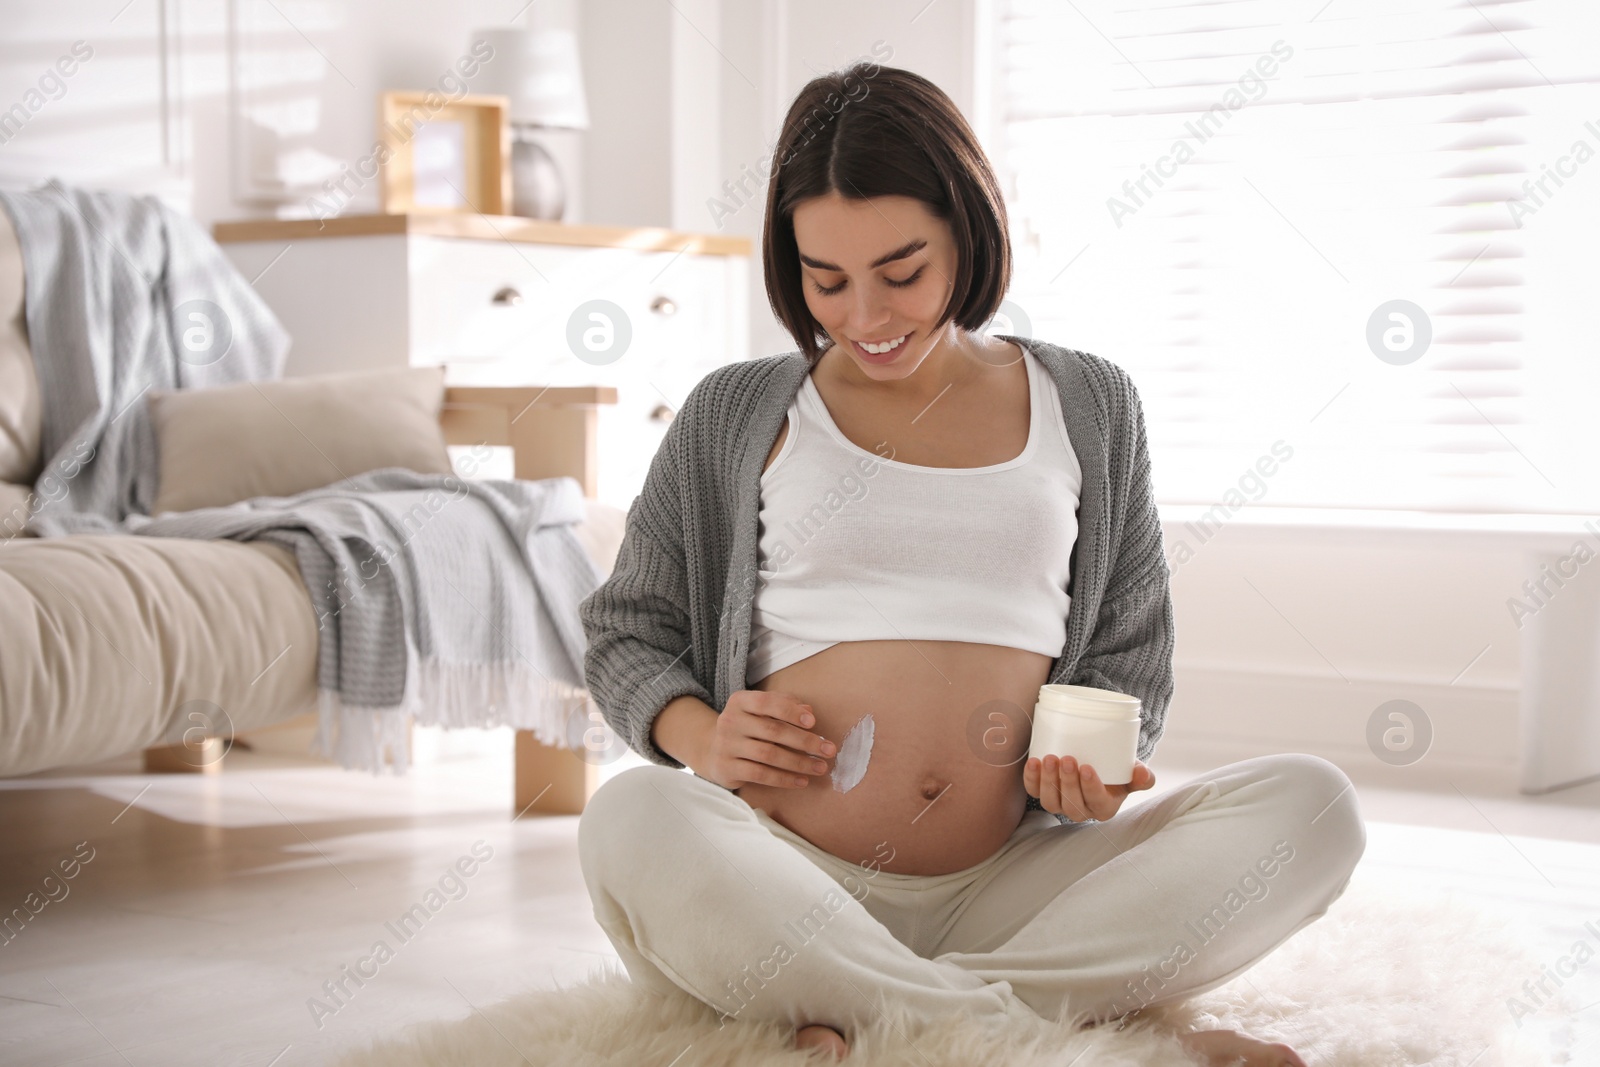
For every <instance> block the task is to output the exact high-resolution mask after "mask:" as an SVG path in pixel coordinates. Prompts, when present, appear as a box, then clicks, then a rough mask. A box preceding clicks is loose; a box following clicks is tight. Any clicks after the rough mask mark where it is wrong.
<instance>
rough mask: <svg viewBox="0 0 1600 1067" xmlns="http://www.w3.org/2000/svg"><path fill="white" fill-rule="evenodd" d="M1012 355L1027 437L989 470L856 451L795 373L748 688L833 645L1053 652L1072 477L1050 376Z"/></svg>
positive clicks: (1062, 609)
mask: <svg viewBox="0 0 1600 1067" xmlns="http://www.w3.org/2000/svg"><path fill="white" fill-rule="evenodd" d="M1023 358H1024V359H1025V360H1026V361H1027V371H1028V408H1029V423H1028V443H1027V445H1026V446H1024V448H1023V450H1022V453H1021V454H1020V455H1018V456H1015V457H1013V458H1012V459H1009V460H1007V461H1006V462H1004V463H996V464H992V465H990V466H987V467H962V468H955V467H922V466H916V465H914V464H910V463H902V462H899V461H898V460H894V459H886V458H884V457H883V456H880V455H878V454H876V453H873V452H869V451H867V450H866V449H864V448H861V447H860V446H858V445H856V444H854V443H853V442H852V441H850V439H849V438H847V437H845V435H844V434H843V433H842V432H841V431H840V430H839V428H838V426H836V425H835V424H834V421H833V417H832V416H831V415H830V414H829V413H828V409H827V406H826V405H825V404H824V403H823V401H822V396H821V394H820V393H818V392H817V389H816V386H815V385H814V384H813V383H812V380H811V376H810V375H809V374H807V375H806V379H805V381H804V382H803V383H802V384H801V387H800V389H799V391H798V392H797V393H796V394H795V399H794V401H793V402H792V403H791V404H790V405H789V411H788V416H789V433H788V436H787V438H786V439H785V440H784V443H783V448H782V449H780V450H779V452H778V455H777V456H776V458H774V460H773V462H772V465H771V466H770V467H768V468H767V469H766V471H764V472H763V473H762V475H761V510H760V526H759V531H760V541H759V560H758V568H759V580H758V584H757V586H756V595H755V599H754V602H753V604H752V607H751V615H750V619H751V640H750V652H749V658H748V666H747V669H746V672H745V685H746V686H750V685H754V684H755V683H756V682H758V681H760V680H761V679H762V678H765V677H766V676H767V675H769V674H771V673H772V672H773V671H776V670H778V669H780V668H782V667H787V666H789V665H790V664H792V663H798V662H799V661H800V660H803V659H805V658H806V657H808V656H812V655H815V654H816V653H818V652H821V651H822V650H823V649H825V648H828V647H829V646H831V645H834V644H836V643H838V642H840V641H873V640H895V639H908V640H912V641H916V640H919V639H920V640H925V641H970V642H973V643H977V644H988V645H1003V646H1006V647H1009V648H1021V649H1027V650H1029V651H1032V652H1038V653H1041V654H1043V655H1046V656H1050V657H1052V658H1054V657H1056V656H1059V655H1060V654H1061V650H1062V648H1064V647H1065V645H1066V632H1067V607H1068V604H1069V597H1068V596H1067V585H1068V582H1069V580H1070V579H1071V562H1070V561H1071V558H1072V547H1073V544H1074V542H1075V541H1076V540H1077V535H1078V494H1079V491H1080V489H1081V487H1082V485H1083V471H1082V469H1081V468H1080V467H1079V465H1078V457H1077V454H1076V453H1074V452H1073V450H1072V443H1071V442H1070V441H1069V440H1068V438H1067V429H1066V424H1065V422H1064V421H1063V419H1062V416H1061V396H1060V393H1059V392H1058V391H1057V389H1056V383H1055V380H1054V378H1053V377H1052V376H1051V374H1050V372H1049V371H1048V370H1047V369H1046V368H1045V367H1044V366H1043V365H1042V364H1040V363H1039V361H1038V359H1037V358H1035V357H1034V355H1033V354H1032V353H1031V352H1026V351H1025V352H1024V356H1023ZM885 452H886V454H887V453H888V450H887V449H885Z"/></svg>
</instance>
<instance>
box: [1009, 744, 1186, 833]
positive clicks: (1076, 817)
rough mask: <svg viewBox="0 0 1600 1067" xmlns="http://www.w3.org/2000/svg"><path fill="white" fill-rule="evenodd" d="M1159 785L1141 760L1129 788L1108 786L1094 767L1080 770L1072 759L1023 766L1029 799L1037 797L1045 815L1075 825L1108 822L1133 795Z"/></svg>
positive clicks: (1136, 763)
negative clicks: (1047, 813)
mask: <svg viewBox="0 0 1600 1067" xmlns="http://www.w3.org/2000/svg"><path fill="white" fill-rule="evenodd" d="M1155 784H1156V775H1155V772H1154V771H1152V770H1151V769H1150V768H1149V767H1146V766H1145V765H1144V764H1143V763H1141V762H1139V761H1138V760H1134V762H1133V781H1131V782H1129V783H1128V784H1127V785H1106V784H1105V783H1104V782H1102V781H1101V780H1100V776H1099V775H1097V774H1095V773H1094V768H1093V767H1091V766H1089V765H1088V764H1084V765H1083V766H1082V767H1079V766H1078V761H1077V760H1076V759H1074V758H1073V757H1071V756H1060V757H1058V756H1046V757H1044V759H1043V760H1042V761H1041V760H1039V759H1037V758H1035V757H1031V756H1030V757H1029V758H1028V760H1027V762H1025V763H1024V764H1023V765H1022V786H1023V788H1024V789H1026V790H1027V791H1028V795H1029V796H1030V797H1037V798H1038V799H1039V803H1040V805H1042V806H1043V808H1044V810H1045V811H1048V812H1049V813H1050V814H1052V815H1065V816H1066V817H1067V818H1069V819H1071V820H1072V821H1073V822H1084V821H1085V820H1087V819H1095V820H1097V821H1100V822H1104V821H1105V820H1107V819H1109V818H1111V817H1112V816H1113V815H1115V814H1116V813H1117V809H1119V808H1121V807H1122V801H1123V800H1124V799H1125V798H1126V797H1127V795H1128V794H1129V793H1134V792H1137V791H1139V790H1141V789H1149V788H1150V787H1151V786H1153V785H1155Z"/></svg>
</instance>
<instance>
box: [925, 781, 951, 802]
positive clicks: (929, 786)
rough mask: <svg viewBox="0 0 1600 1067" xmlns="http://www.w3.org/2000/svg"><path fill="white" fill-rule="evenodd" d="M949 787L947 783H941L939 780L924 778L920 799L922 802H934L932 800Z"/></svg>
mask: <svg viewBox="0 0 1600 1067" xmlns="http://www.w3.org/2000/svg"><path fill="white" fill-rule="evenodd" d="M949 787H950V786H949V783H948V782H942V781H940V780H939V779H937V778H932V777H930V778H925V779H923V782H922V799H923V800H934V799H937V798H938V796H939V794H940V793H942V792H944V791H945V790H946V789H948V788H949Z"/></svg>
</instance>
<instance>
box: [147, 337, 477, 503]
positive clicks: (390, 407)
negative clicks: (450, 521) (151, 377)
mask: <svg viewBox="0 0 1600 1067" xmlns="http://www.w3.org/2000/svg"><path fill="white" fill-rule="evenodd" d="M148 396H149V404H150V418H151V424H152V425H153V426H154V428H155V433H156V441H157V448H158V451H159V454H160V471H161V474H160V484H159V487H158V489H157V492H156V502H155V505H154V507H153V508H152V509H151V510H152V513H153V514H160V513H161V512H164V511H191V510H193V509H195V508H205V507H223V506H226V505H228V504H234V503H237V502H239V501H241V500H249V499H252V498H254V497H261V496H291V495H293V494H295V493H300V492H304V491H305V490H307V489H318V488H321V487H322V486H324V485H330V484H332V483H334V482H337V481H339V480H341V479H343V478H349V477H353V476H354V475H357V474H363V473H365V472H366V471H370V470H376V469H378V468H380V467H404V468H406V469H408V470H414V471H419V472H421V473H424V474H449V473H450V472H451V465H450V455H449V453H448V452H447V451H446V449H445V442H444V434H443V431H441V430H440V428H439V410H440V407H441V406H442V405H443V403H444V368H443V367H401V368H396V369H392V370H378V371H353V372H349V373H344V374H326V375H317V376H313V377H306V378H285V379H282V380H280V381H266V382H242V383H240V384H238V385H224V386H218V387H216V388H212V389H190V390H180V391H166V390H152V391H151V392H150V393H149V394H148Z"/></svg>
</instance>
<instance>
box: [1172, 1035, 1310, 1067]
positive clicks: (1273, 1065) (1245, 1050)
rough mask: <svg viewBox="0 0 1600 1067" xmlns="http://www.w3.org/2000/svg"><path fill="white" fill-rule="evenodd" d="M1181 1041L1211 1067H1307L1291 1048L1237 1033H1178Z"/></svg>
mask: <svg viewBox="0 0 1600 1067" xmlns="http://www.w3.org/2000/svg"><path fill="white" fill-rule="evenodd" d="M1178 1041H1179V1043H1180V1044H1182V1045H1183V1047H1184V1048H1186V1049H1188V1050H1189V1051H1190V1052H1192V1053H1194V1054H1195V1055H1197V1056H1199V1057H1200V1058H1201V1059H1203V1060H1205V1062H1207V1063H1208V1064H1211V1067H1306V1061H1305V1060H1303V1059H1301V1058H1300V1057H1299V1055H1297V1054H1296V1053H1295V1051H1294V1049H1292V1048H1290V1047H1289V1046H1288V1045H1285V1044H1282V1043H1279V1044H1268V1043H1266V1042H1265V1041H1257V1040H1256V1039H1255V1038H1253V1037H1246V1036H1245V1035H1244V1034H1241V1033H1239V1032H1238V1031H1237V1030H1194V1031H1191V1032H1190V1033H1187V1034H1179V1035H1178Z"/></svg>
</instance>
